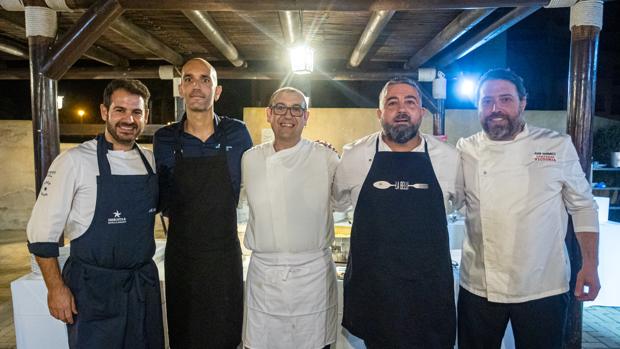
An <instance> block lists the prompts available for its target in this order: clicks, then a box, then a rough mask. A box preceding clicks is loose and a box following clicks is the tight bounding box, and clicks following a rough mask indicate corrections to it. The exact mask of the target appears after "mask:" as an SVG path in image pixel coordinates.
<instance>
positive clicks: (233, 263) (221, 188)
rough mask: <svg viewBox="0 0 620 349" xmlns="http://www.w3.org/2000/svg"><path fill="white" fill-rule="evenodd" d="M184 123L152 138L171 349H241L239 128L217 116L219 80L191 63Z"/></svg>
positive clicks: (245, 137) (244, 143) (243, 135)
mask: <svg viewBox="0 0 620 349" xmlns="http://www.w3.org/2000/svg"><path fill="white" fill-rule="evenodd" d="M179 92H180V94H181V96H182V97H183V99H184V101H185V109H186V114H185V115H184V116H183V119H182V120H181V121H179V122H177V123H174V124H172V125H169V126H166V127H163V128H161V129H159V130H158V131H157V132H156V133H155V137H154V139H153V148H154V153H155V160H156V162H157V172H158V173H159V176H160V208H161V209H162V211H163V213H164V214H165V215H167V216H168V218H169V219H170V229H169V231H168V237H167V242H166V259H165V268H166V305H167V311H168V333H169V337H170V346H171V347H172V348H183V349H187V348H200V349H204V348H207V349H210V348H213V349H233V348H236V347H237V346H238V345H239V343H240V342H241V326H242V323H243V278H242V272H243V268H242V263H241V246H240V245H239V238H238V235H237V213H236V207H237V201H238V200H239V191H240V182H241V173H240V171H241V155H242V154H243V152H244V151H245V150H247V149H249V148H250V147H251V146H252V140H251V139H250V134H249V133H248V130H247V128H246V127H245V124H244V123H243V122H242V121H239V120H236V119H233V118H229V117H225V116H219V115H216V114H215V112H214V110H213V109H214V103H215V101H217V100H218V98H219V97H220V94H221V93H222V87H221V86H219V85H218V83H217V73H216V71H215V69H214V68H213V67H212V66H211V64H209V63H208V62H207V61H206V60H204V59H201V58H193V59H190V60H188V61H187V62H186V63H185V64H184V65H183V68H182V81H181V84H180V85H179Z"/></svg>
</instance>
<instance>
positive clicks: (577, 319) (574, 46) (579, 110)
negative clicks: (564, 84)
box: [564, 0, 603, 349]
mask: <svg viewBox="0 0 620 349" xmlns="http://www.w3.org/2000/svg"><path fill="white" fill-rule="evenodd" d="M602 24H603V1H600V0H586V1H580V2H578V3H576V4H575V5H573V6H572V7H571V18H570V30H571V49H570V64H569V74H568V118H567V126H566V129H567V133H568V134H569V135H570V136H571V137H572V139H573V143H574V145H575V148H576V149H577V154H579V161H580V162H581V167H582V169H583V171H584V172H585V173H586V176H588V177H589V176H590V166H591V161H592V130H591V127H592V116H593V112H594V101H595V90H596V65H597V62H596V61H597V54H598V37H599V32H600V30H601V27H602ZM571 225H572V224H571ZM566 245H567V248H568V252H569V256H570V262H571V289H570V293H571V297H570V300H569V307H568V319H567V324H566V334H565V337H564V347H565V348H567V349H576V348H581V333H582V324H583V317H582V314H583V304H582V302H579V301H577V300H576V299H575V297H574V296H572V295H573V292H574V287H575V277H576V274H577V272H578V271H579V269H580V268H581V253H580V251H579V244H578V243H577V239H576V237H575V234H574V232H573V230H572V229H569V231H568V234H567V236H566Z"/></svg>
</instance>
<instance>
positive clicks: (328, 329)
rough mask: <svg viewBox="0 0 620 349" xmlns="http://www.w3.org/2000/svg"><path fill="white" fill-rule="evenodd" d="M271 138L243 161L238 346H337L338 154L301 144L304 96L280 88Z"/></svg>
mask: <svg viewBox="0 0 620 349" xmlns="http://www.w3.org/2000/svg"><path fill="white" fill-rule="evenodd" d="M266 112H267V120H268V122H269V123H270V124H271V128H272V129H273V132H274V135H275V139H274V140H273V141H272V142H267V143H263V144H261V145H258V146H256V147H254V148H252V149H250V150H248V151H247V152H246V153H245V154H244V155H243V159H242V162H241V166H242V167H241V168H242V170H241V173H242V178H243V183H244V188H245V191H246V194H247V200H248V205H249V209H250V215H249V221H248V225H247V230H246V233H245V242H244V243H245V246H246V247H247V248H249V249H251V250H252V251H253V253H252V259H251V261H250V267H249V270H248V276H247V281H246V285H247V289H246V293H247V295H246V297H247V298H246V304H247V319H246V321H245V326H244V334H243V343H244V345H245V346H246V347H247V348H253V349H254V348H256V349H277V348H282V349H290V348H296V349H304V348H307V349H320V348H324V347H326V346H329V345H330V344H331V343H334V342H335V341H336V326H337V323H336V321H337V305H338V303H337V291H336V274H335V268H334V263H333V261H332V257H331V252H330V250H329V246H330V245H331V243H332V242H333V240H334V224H333V218H332V210H331V205H330V196H331V186H332V180H333V176H334V174H335V171H336V166H337V164H338V155H337V154H336V152H334V151H332V150H331V149H329V148H327V147H326V146H324V145H322V144H319V143H316V142H311V141H308V140H306V139H302V138H301V133H302V131H303V128H304V126H305V125H306V122H307V121H308V117H309V112H308V105H307V99H306V97H305V96H304V94H303V93H302V92H301V91H299V90H297V89H294V88H291V87H284V88H281V89H279V90H277V91H276V92H274V94H273V95H272V96H271V99H270V102H269V106H268V107H267V109H266Z"/></svg>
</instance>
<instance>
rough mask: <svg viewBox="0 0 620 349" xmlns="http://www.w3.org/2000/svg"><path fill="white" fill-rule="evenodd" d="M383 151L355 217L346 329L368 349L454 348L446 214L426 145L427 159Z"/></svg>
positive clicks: (378, 154) (422, 155) (346, 281)
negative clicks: (362, 340) (360, 339)
mask: <svg viewBox="0 0 620 349" xmlns="http://www.w3.org/2000/svg"><path fill="white" fill-rule="evenodd" d="M378 144H379V139H378V138H377V144H376V146H375V147H376V154H375V157H374V160H373V162H372V166H371V168H370V171H369V172H368V175H367V176H366V180H365V181H364V184H363V186H362V189H361V191H360V195H359V199H358V200H357V206H356V208H355V213H354V219H353V227H352V230H351V249H350V254H349V260H348V264H347V270H346V274H345V277H344V314H343V319H342V325H343V326H344V327H345V328H346V329H347V330H349V332H351V333H352V334H353V335H355V336H357V337H360V338H362V339H364V342H365V343H366V344H367V346H368V347H369V348H407V349H412V348H424V349H428V348H442V349H443V348H452V347H453V345H454V341H455V335H456V312H455V306H454V284H453V276H452V261H451V258H450V247H449V242H448V229H447V222H446V213H445V208H444V203H443V195H442V191H441V187H440V186H439V183H438V182H437V177H436V176H435V172H434V171H433V166H432V164H431V160H430V157H429V155H428V149H427V146H426V143H425V146H424V152H379V151H378Z"/></svg>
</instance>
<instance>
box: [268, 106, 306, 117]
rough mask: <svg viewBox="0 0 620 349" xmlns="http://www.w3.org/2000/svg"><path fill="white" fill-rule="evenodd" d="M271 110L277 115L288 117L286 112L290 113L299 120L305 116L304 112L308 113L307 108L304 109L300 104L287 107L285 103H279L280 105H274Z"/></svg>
mask: <svg viewBox="0 0 620 349" xmlns="http://www.w3.org/2000/svg"><path fill="white" fill-rule="evenodd" d="M270 108H271V111H272V112H273V113H274V114H276V115H286V112H287V111H290V112H291V116H294V117H297V118H298V117H301V116H302V115H304V112H305V111H306V108H303V107H302V106H301V105H298V104H295V105H293V106H290V107H287V106H286V105H285V104H283V103H278V104H275V105H272V106H271V107H270Z"/></svg>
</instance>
